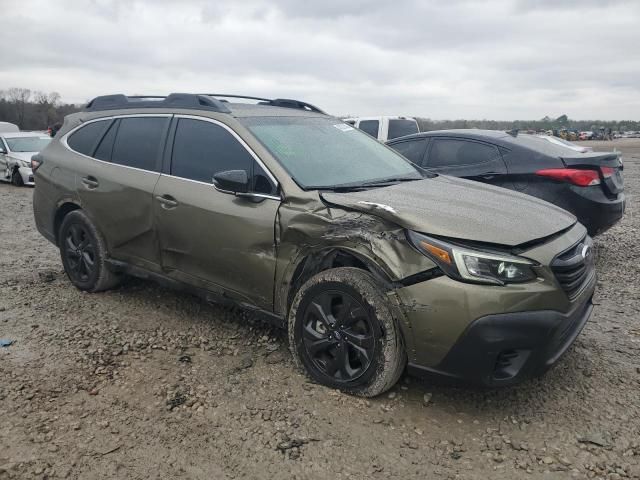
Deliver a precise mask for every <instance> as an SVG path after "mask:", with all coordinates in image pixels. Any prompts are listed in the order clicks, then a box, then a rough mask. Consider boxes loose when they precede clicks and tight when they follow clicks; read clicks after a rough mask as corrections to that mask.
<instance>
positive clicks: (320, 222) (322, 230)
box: [275, 196, 436, 314]
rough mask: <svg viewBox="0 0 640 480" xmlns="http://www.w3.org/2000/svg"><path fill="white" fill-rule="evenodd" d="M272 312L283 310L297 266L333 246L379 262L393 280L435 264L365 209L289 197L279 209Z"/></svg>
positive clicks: (399, 230) (392, 226)
mask: <svg viewBox="0 0 640 480" xmlns="http://www.w3.org/2000/svg"><path fill="white" fill-rule="evenodd" d="M277 237H278V262H277V270H276V280H277V281H276V299H275V311H276V312H278V313H283V314H284V313H286V310H287V295H288V292H289V289H290V286H291V283H292V280H293V275H294V273H295V269H296V267H297V266H298V265H300V263H301V262H302V261H303V260H304V259H305V258H306V257H307V256H309V255H312V254H317V253H321V252H323V251H327V252H330V251H332V250H335V249H340V250H343V251H348V252H351V253H353V254H355V255H357V256H358V257H359V258H362V259H365V260H367V261H368V263H369V264H371V265H375V266H377V267H378V268H379V269H380V270H381V271H382V273H384V274H385V276H386V277H387V278H386V280H388V281H390V282H396V281H399V280H401V279H403V278H406V277H408V276H411V275H413V274H416V273H420V272H423V271H425V270H429V269H432V268H434V267H435V266H436V265H435V264H434V263H433V262H432V261H431V260H429V259H428V258H427V257H425V256H424V255H422V254H420V253H418V252H417V251H416V250H415V249H414V248H413V247H412V246H411V245H410V244H409V242H408V240H407V238H406V235H405V232H404V230H403V229H402V228H400V227H398V226H397V225H395V224H393V223H390V222H387V221H385V220H383V219H381V218H380V217H377V216H375V215H370V214H367V213H362V212H356V211H348V210H344V209H341V208H331V207H328V206H327V205H325V204H324V203H323V202H322V201H320V199H319V197H317V196H316V197H315V198H313V197H312V196H309V197H306V198H305V197H301V198H296V199H288V201H287V202H286V203H283V204H282V205H281V207H280V210H279V218H278V225H277Z"/></svg>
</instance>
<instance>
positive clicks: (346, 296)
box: [288, 267, 406, 397]
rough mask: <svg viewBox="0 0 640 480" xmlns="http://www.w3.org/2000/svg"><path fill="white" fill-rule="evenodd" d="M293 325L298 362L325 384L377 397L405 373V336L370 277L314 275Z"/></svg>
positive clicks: (337, 272)
mask: <svg viewBox="0 0 640 480" xmlns="http://www.w3.org/2000/svg"><path fill="white" fill-rule="evenodd" d="M288 323H289V345H290V349H291V353H292V354H293V357H294V362H295V363H296V364H297V366H298V367H299V368H301V369H302V370H304V371H305V373H306V374H307V375H308V376H309V377H310V378H311V379H312V380H314V381H315V382H318V383H320V384H322V385H326V386H329V387H332V388H337V389H339V390H342V391H344V392H346V393H349V394H352V395H358V396H362V397H374V396H376V395H379V394H381V393H383V392H385V391H386V390H388V389H389V388H391V387H392V386H393V385H394V384H395V383H396V382H397V381H398V378H400V375H401V374H402V372H403V370H404V367H405V364H406V353H405V350H404V344H403V341H402V334H401V332H400V329H399V327H398V325H397V322H396V320H395V319H394V318H393V314H392V309H391V306H390V304H389V301H388V299H387V297H386V295H385V294H384V292H383V289H382V288H381V287H380V285H379V283H378V281H377V280H376V279H375V278H374V277H373V276H372V275H371V274H370V273H369V272H366V271H364V270H360V269H357V268H346V267H345V268H335V269H331V270H325V271H323V272H320V273H318V274H317V275H315V276H313V277H312V278H311V279H309V280H308V281H307V282H306V283H305V284H304V285H303V286H302V287H301V288H300V290H299V291H298V292H297V293H296V295H295V298H294V300H293V304H292V306H291V310H290V311H289V322H288Z"/></svg>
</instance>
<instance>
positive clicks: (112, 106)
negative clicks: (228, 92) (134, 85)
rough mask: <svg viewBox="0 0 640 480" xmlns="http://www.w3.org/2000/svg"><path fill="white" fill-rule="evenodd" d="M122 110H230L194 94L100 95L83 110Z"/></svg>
mask: <svg viewBox="0 0 640 480" xmlns="http://www.w3.org/2000/svg"><path fill="white" fill-rule="evenodd" d="M123 108H189V109H197V110H209V111H213V112H220V113H231V110H229V108H228V107H227V106H226V105H225V104H224V103H223V102H221V101H220V100H218V99H216V98H210V97H208V96H206V95H199V94H194V93H172V94H170V95H167V96H160V95H133V96H126V95H123V94H116V95H102V96H100V97H96V98H94V99H93V100H91V101H90V102H89V103H87V105H86V107H85V110H86V111H89V112H93V111H99V110H120V109H123Z"/></svg>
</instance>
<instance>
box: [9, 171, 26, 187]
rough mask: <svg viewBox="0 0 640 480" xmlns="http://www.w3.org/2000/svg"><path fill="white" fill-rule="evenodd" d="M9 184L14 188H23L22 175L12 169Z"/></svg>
mask: <svg viewBox="0 0 640 480" xmlns="http://www.w3.org/2000/svg"><path fill="white" fill-rule="evenodd" d="M11 183H12V184H13V185H15V186H16V187H24V181H23V180H22V175H20V172H19V171H18V169H17V168H16V169H14V170H13V173H12V174H11Z"/></svg>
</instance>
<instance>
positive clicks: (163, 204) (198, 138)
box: [154, 116, 280, 310]
mask: <svg viewBox="0 0 640 480" xmlns="http://www.w3.org/2000/svg"><path fill="white" fill-rule="evenodd" d="M171 130H172V133H171V134H170V137H169V142H168V144H169V145H172V151H171V152H170V154H169V155H170V159H171V160H170V165H169V166H168V167H167V168H168V171H167V173H166V174H165V173H163V174H162V175H161V176H160V179H159V181H158V184H157V186H156V189H155V192H154V212H155V216H156V222H157V226H158V233H159V239H160V249H161V256H162V267H163V270H164V272H165V273H166V274H167V275H169V276H172V277H174V278H176V279H179V280H183V281H188V282H189V283H192V284H196V285H198V284H201V285H202V286H203V287H205V288H209V289H216V288H215V287H220V289H221V290H223V291H224V292H225V293H226V294H230V295H232V296H235V297H236V300H240V301H246V302H249V303H251V304H254V305H258V306H259V307H262V308H265V309H268V310H271V309H272V308H273V285H274V274H275V268H276V251H275V230H274V226H275V220H276V215H277V211H278V207H279V205H280V197H279V195H278V193H277V184H276V181H275V179H274V178H273V177H272V175H271V174H270V173H269V172H268V171H267V170H266V169H265V168H264V167H263V166H262V165H261V163H260V162H259V160H258V159H257V157H256V156H255V154H254V153H253V152H251V151H250V150H249V148H248V147H247V146H246V145H245V144H244V142H242V140H241V139H240V138H239V137H238V136H237V135H236V134H235V133H234V132H232V131H231V130H230V129H229V128H228V127H226V126H225V125H223V124H221V123H219V122H216V121H214V120H210V119H204V118H198V117H188V116H182V117H179V116H177V117H176V120H175V121H174V125H173V127H172V129H171ZM226 170H245V171H246V172H247V174H248V177H249V179H250V193H252V195H251V196H243V197H240V196H235V195H233V194H230V193H225V192H221V191H218V190H216V188H215V187H214V186H213V183H212V179H213V176H214V174H216V173H217V172H221V171H226Z"/></svg>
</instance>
